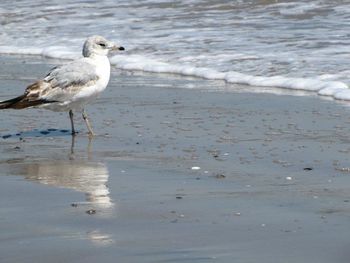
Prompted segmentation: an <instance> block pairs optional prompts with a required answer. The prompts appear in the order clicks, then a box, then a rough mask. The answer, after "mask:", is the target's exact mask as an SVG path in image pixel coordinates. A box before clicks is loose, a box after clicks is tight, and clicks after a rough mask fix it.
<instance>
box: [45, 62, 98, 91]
mask: <svg viewBox="0 0 350 263" xmlns="http://www.w3.org/2000/svg"><path fill="white" fill-rule="evenodd" d="M97 80H98V76H97V74H96V69H95V66H93V65H92V64H90V63H87V62H85V61H82V60H78V61H73V62H71V63H68V64H65V65H62V66H58V67H54V68H53V69H51V70H50V71H49V73H48V74H47V75H46V77H45V78H44V81H46V82H49V83H50V84H51V88H61V89H66V88H69V87H72V86H84V85H86V84H88V83H89V82H91V81H97Z"/></svg>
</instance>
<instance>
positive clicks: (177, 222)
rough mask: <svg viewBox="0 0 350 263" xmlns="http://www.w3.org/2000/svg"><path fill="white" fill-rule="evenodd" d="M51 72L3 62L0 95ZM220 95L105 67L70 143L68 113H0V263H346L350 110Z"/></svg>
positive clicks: (182, 81) (198, 84)
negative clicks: (91, 132)
mask: <svg viewBox="0 0 350 263" xmlns="http://www.w3.org/2000/svg"><path fill="white" fill-rule="evenodd" d="M51 62H55V61H52V60H45V59H41V58H40V59H39V58H38V59H35V58H28V57H21V58H18V57H13V56H9V57H3V58H2V59H1V60H0V63H1V64H2V66H3V67H2V68H3V71H2V73H1V75H0V86H1V87H2V89H1V90H2V91H1V94H0V98H1V99H5V98H10V97H11V96H13V95H14V96H15V95H19V94H21V93H22V92H23V91H24V88H25V87H26V85H28V84H30V83H31V80H34V79H36V78H37V77H40V76H43V75H44V74H45V72H47V70H49V69H50V67H51V66H52V64H51ZM18 76H21V77H20V78H18ZM230 85H231V84H230ZM218 86H219V87H218ZM225 86H227V84H225V83H221V82H220V81H210V80H203V79H196V78H187V77H180V76H173V75H161V74H149V73H140V72H136V73H135V72H129V71H122V70H115V69H113V70H112V75H111V81H110V84H109V87H108V88H107V89H106V91H105V92H104V93H103V94H102V96H101V97H100V98H99V99H98V100H97V101H96V102H95V103H93V104H91V105H90V106H88V107H87V113H88V114H89V116H90V118H91V121H92V125H93V127H94V129H95V131H96V132H97V133H98V134H99V136H97V137H96V138H95V139H93V140H92V142H91V143H89V140H88V138H87V136H86V135H85V126H84V123H83V121H82V120H79V119H77V124H76V126H77V128H78V130H79V131H80V133H79V134H78V136H77V137H76V139H75V141H74V147H72V141H71V136H68V135H66V133H65V132H62V131H64V130H67V129H69V127H70V126H69V118H68V113H67V114H65V113H55V112H50V111H45V110H36V109H31V110H21V111H1V112H0V114H1V120H2V125H1V127H0V142H1V143H0V153H1V154H0V180H1V182H0V191H1V192H2V195H1V197H2V198H1V199H0V200H1V201H0V202H1V207H2V210H1V212H0V225H1V227H2V229H4V230H3V233H2V237H0V242H1V248H0V261H1V262H45V261H46V262H47V261H50V262H62V261H68V262H96V261H97V260H100V261H103V262H115V259H116V258H118V259H119V261H120V262H169V261H173V262H194V261H200V262H232V260H233V259H234V260H235V261H238V262H266V263H268V262H282V261H283V262H305V263H306V262H307V263H312V262H315V263H316V262H317V263H320V262H321V263H322V262H347V259H348V255H347V254H348V252H347V245H348V243H349V242H350V239H349V238H348V235H347V229H348V228H349V222H348V218H349V216H350V206H349V204H350V203H349V199H350V194H348V193H349V190H350V189H349V188H350V177H349V173H348V167H350V157H349V153H350V137H349V134H350V122H349V120H348V116H349V113H350V108H349V107H348V106H346V105H343V104H342V103H338V102H337V103H334V102H333V101H329V100H323V99H320V97H318V96H289V95H284V94H283V95H279V96H277V95H275V94H268V93H264V94H261V93H260V94H258V93H247V92H244V91H245V89H246V88H247V87H243V86H239V85H236V86H237V89H238V90H240V92H231V91H230V92H227V91H225ZM183 87H186V88H183ZM214 88H219V90H220V89H222V90H220V91H218V90H215V89H214ZM226 88H227V87H226ZM77 115H78V114H77ZM42 131H44V132H48V133H46V134H43V133H42ZM18 133H20V134H21V135H20V136H16V134H18ZM4 135H12V136H10V137H7V138H2V136H4ZM20 138H22V139H20ZM88 211H90V214H89V213H88ZM16 251H22V252H21V253H18V252H16Z"/></svg>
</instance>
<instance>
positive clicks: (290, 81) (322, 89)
mask: <svg viewBox="0 0 350 263" xmlns="http://www.w3.org/2000/svg"><path fill="white" fill-rule="evenodd" d="M0 53H5V54H27V55H41V56H45V57H51V58H59V59H74V58H76V57H79V56H80V54H79V53H78V52H76V51H74V50H67V48H65V47H62V46H56V47H55V46H54V47H48V48H30V47H28V48H23V47H22V48H15V47H4V46H0ZM110 60H111V63H112V65H114V66H115V67H117V68H119V69H124V70H139V71H145V72H153V73H171V74H180V75H185V76H194V77H200V78H204V79H211V80H214V79H216V80H224V81H226V82H228V83H234V84H244V85H249V86H257V87H272V88H282V89H289V90H303V91H312V92H317V93H318V94H319V95H321V96H329V97H333V98H334V99H337V100H350V89H349V87H348V85H346V84H345V83H343V82H341V81H331V80H322V79H321V78H319V77H318V78H288V77H283V76H272V77H263V76H252V75H247V74H242V73H238V72H234V71H230V72H220V71H217V70H215V69H210V68H201V67H192V66H189V65H176V64H171V63H167V62H161V61H157V60H155V59H153V58H147V57H145V56H141V55H130V54H127V55H116V56H113V57H111V59H110Z"/></svg>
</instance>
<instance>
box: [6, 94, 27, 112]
mask: <svg viewBox="0 0 350 263" xmlns="http://www.w3.org/2000/svg"><path fill="white" fill-rule="evenodd" d="M24 97H25V95H21V96H18V97H16V98H13V99H10V100H4V101H0V110H2V109H20V108H22V107H19V102H21V101H22V100H23V99H24Z"/></svg>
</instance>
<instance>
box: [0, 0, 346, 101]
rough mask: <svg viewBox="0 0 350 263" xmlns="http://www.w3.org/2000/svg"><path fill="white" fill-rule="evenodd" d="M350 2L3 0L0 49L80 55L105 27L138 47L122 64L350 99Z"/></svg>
mask: <svg viewBox="0 0 350 263" xmlns="http://www.w3.org/2000/svg"><path fill="white" fill-rule="evenodd" d="M349 11H350V4H349V3H348V2H347V1H341V0H337V1H326V0H316V1H278V0H275V1H272V0H271V1H237V0H236V1H225V0H221V1H205V0H191V1H181V0H179V1H166V0H163V1H151V0H145V1H136V0H132V1H117V2H116V1H111V0H103V1H69V0H63V1H50V2H47V1H42V0H39V1H35V2H33V1H28V0H22V1H16V2H12V1H2V2H1V3H0V23H1V32H0V52H3V53H17V54H18V53H24V54H41V55H44V56H51V57H56V58H73V57H76V56H78V55H79V54H80V49H81V45H82V42H83V41H84V39H85V38H86V37H87V36H88V35H91V34H100V35H104V36H106V37H108V38H110V39H113V40H115V41H117V42H118V43H120V44H122V45H123V46H125V47H126V49H127V50H128V51H127V53H125V54H122V55H118V56H115V57H113V58H112V63H113V64H114V66H115V67H118V68H123V69H130V70H145V71H151V72H167V73H177V74H184V75H193V76H199V77H204V78H214V79H222V80H225V81H227V82H233V83H242V84H248V85H253V86H269V87H271V86H277V87H281V88H286V89H302V90H312V91H317V92H319V93H320V94H321V95H328V96H333V97H334V98H337V99H350V92H349V91H348V87H347V84H348V83H349V81H350V79H349V76H350V74H349V70H348V64H349V51H348V46H349V44H350V40H349V33H348V27H349V15H348V14H349ZM256 76H260V77H259V78H257V77H256ZM272 76H274V78H270V77H272ZM310 78H311V80H310ZM329 81H331V82H329ZM333 81H336V82H333Z"/></svg>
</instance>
